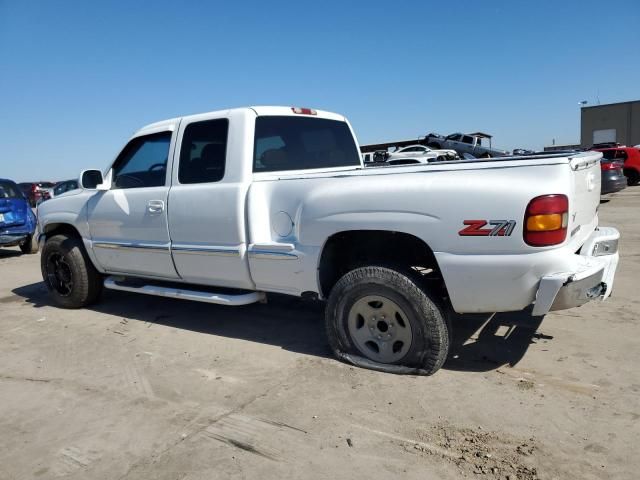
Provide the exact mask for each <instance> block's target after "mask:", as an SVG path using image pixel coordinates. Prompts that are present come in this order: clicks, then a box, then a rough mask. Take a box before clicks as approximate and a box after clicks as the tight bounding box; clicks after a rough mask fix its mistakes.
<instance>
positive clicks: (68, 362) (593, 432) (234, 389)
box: [0, 187, 640, 480]
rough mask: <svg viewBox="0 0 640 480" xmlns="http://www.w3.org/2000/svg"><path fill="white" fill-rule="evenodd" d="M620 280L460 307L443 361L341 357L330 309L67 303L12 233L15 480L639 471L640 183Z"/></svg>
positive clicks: (1, 427)
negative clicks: (600, 291)
mask: <svg viewBox="0 0 640 480" xmlns="http://www.w3.org/2000/svg"><path fill="white" fill-rule="evenodd" d="M601 223H602V224H604V225H615V226H616V227H618V228H619V229H620V230H621V232H622V235H623V237H622V241H621V254H622V259H621V264H620V267H619V269H618V274H617V278H616V286H615V289H614V296H613V297H612V298H611V299H610V300H609V301H607V302H605V303H591V304H588V305H586V306H583V307H581V308H579V309H574V310H569V311H564V312H559V313H554V314H550V315H548V316H547V317H545V318H544V319H543V320H542V319H539V318H531V317H530V316H528V315H527V314H525V313H518V314H500V315H496V316H495V317H493V318H489V316H486V315H478V316H465V317H457V318H455V319H454V329H455V341H454V347H453V351H452V355H451V358H450V359H449V361H448V362H447V364H446V365H445V367H444V368H443V369H442V370H441V371H440V372H438V373H437V374H436V375H435V376H432V377H411V376H396V375H391V374H383V373H377V372H371V371H367V370H363V369H358V368H354V367H351V366H349V365H346V364H343V363H340V362H338V361H336V360H335V359H333V358H332V357H331V355H330V353H329V351H328V348H327V346H326V344H325V340H324V335H323V321H322V309H321V307H320V306H318V305H315V304H308V303H301V302H298V301H293V300H289V299H282V298H277V299H274V300H273V301H272V302H271V303H270V304H268V305H254V306H248V307H242V308H229V307H219V306H212V305H204V304H197V303H188V302H183V301H180V300H169V299H161V298H154V297H147V296H136V295H133V294H126V293H120V292H107V293H106V294H105V295H104V297H103V299H102V301H101V303H100V304H98V305H96V306H95V307H92V308H91V309H87V310H77V311H68V310H60V309H57V308H54V307H52V306H51V305H50V303H49V301H48V299H47V296H46V293H45V290H44V287H43V284H42V283H41V277H40V270H39V256H37V255H35V256H19V255H18V250H17V249H4V250H0V273H1V275H0V479H2V480H5V479H31V478H37V479H48V478H61V477H64V478H75V479H83V480H85V479H101V480H102V479H154V480H165V479H166V480H177V479H189V480H195V479H207V480H210V479H216V478H261V479H265V478H279V479H282V478H291V479H307V478H332V479H333V478H349V479H371V478H385V479H386V478H406V479H414V478H415V479H421V480H425V479H427V480H428V479H458V478H487V479H511V480H515V479H526V480H531V479H534V478H539V479H554V478H555V479H558V480H560V479H562V480H564V479H580V480H588V479H604V478H607V479H609V478H611V479H636V478H639V477H640V473H639V472H640V455H638V440H639V439H640V428H639V424H640V420H639V419H640V399H639V395H640V368H639V365H640V362H639V360H640V325H639V321H640V320H639V318H638V317H639V312H640V297H639V293H640V291H639V285H638V281H639V279H640V187H635V188H632V187H630V188H627V189H626V190H625V191H623V192H621V193H619V194H615V195H614V196H613V197H612V199H611V201H609V202H607V203H603V204H602V205H601Z"/></svg>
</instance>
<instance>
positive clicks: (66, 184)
mask: <svg viewBox="0 0 640 480" xmlns="http://www.w3.org/2000/svg"><path fill="white" fill-rule="evenodd" d="M78 188H79V187H78V180H63V181H61V182H58V183H56V184H55V185H54V186H53V187H51V188H48V189H47V192H49V198H54V197H58V196H60V195H62V194H63V193H67V192H70V191H72V190H77V189H78Z"/></svg>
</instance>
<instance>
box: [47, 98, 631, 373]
mask: <svg viewBox="0 0 640 480" xmlns="http://www.w3.org/2000/svg"><path fill="white" fill-rule="evenodd" d="M600 157H601V154H600V153H595V152H586V153H578V154H574V155H569V156H567V155H553V154H551V155H548V156H536V157H517V158H500V159H486V160H478V159H476V160H453V161H447V162H440V163H438V164H429V165H407V166H396V167H393V168H366V169H365V168H364V166H363V162H362V159H361V155H360V151H359V148H358V144H357V142H356V140H355V136H354V134H353V132H352V129H351V126H350V124H349V123H348V121H347V120H346V119H345V118H344V117H343V116H342V115H338V114H335V113H329V112H323V111H316V110H312V109H308V108H296V107H294V108H289V107H252V108H238V109H231V110H222V111H217V112H210V113H204V114H199V115H191V116H186V117H181V118H174V119H170V120H166V121H162V122H158V123H154V124H151V125H148V126H146V127H144V128H142V129H141V130H139V131H138V132H137V133H135V134H134V136H133V137H132V138H131V139H130V140H129V142H128V143H127V144H126V145H125V146H124V148H123V149H122V151H121V152H120V154H118V156H117V157H116V158H115V160H114V161H113V163H112V164H111V166H109V167H108V168H107V169H106V170H105V171H104V172H102V171H101V170H85V171H83V172H82V173H81V175H80V179H79V183H80V186H81V189H80V190H75V191H72V192H68V193H66V194H65V195H62V196H60V197H55V198H53V199H51V200H49V201H47V202H45V203H43V204H42V205H41V207H40V211H39V213H40V215H39V227H40V232H42V233H41V235H40V241H41V244H42V256H41V267H42V275H43V279H44V282H45V284H46V287H47V289H48V291H49V294H50V296H51V298H52V299H53V301H54V302H55V303H57V304H58V305H59V306H61V307H65V308H80V307H84V306H86V305H89V304H91V303H92V302H95V301H97V300H98V298H99V296H100V293H101V290H102V289H103V288H109V289H114V290H123V291H128V292H136V293H142V294H148V295H158V296H164V297H170V298H177V299H185V300H194V301H200V302H208V303H214V304H221V305H230V306H234V305H246V304H249V303H253V302H259V301H262V300H264V299H265V294H266V293H269V292H275V293H280V294H287V295H293V296H298V297H303V298H309V299H320V300H325V301H326V313H325V319H326V330H327V338H328V341H329V344H330V345H331V347H332V349H333V351H334V352H335V354H336V355H337V356H338V357H339V358H341V359H343V360H346V361H349V362H352V363H354V364H356V365H361V366H366V367H370V368H375V369H379V370H383V371H390V372H398V373H418V374H432V373H434V372H436V371H437V370H438V369H439V368H440V367H441V366H442V364H443V363H444V361H445V359H446V358H447V353H448V351H449V345H450V341H451V335H452V328H455V325H452V324H451V323H450V321H449V316H448V315H447V312H448V311H449V310H454V311H456V312H460V313H463V312H505V311H517V310H522V309H524V308H525V307H527V306H529V305H531V304H534V307H533V314H534V315H544V314H546V313H547V312H549V311H551V310H558V309H566V308H571V307H576V306H579V305H582V304H584V303H586V302H588V301H590V300H594V299H598V298H601V299H604V298H606V297H607V296H608V295H609V294H610V292H611V288H612V286H613V279H614V274H615V270H616V265H617V262H618V253H617V245H618V238H619V233H618V231H617V230H615V229H614V228H601V227H598V213H597V211H598V205H599V200H600V188H599V186H600V162H599V160H600Z"/></svg>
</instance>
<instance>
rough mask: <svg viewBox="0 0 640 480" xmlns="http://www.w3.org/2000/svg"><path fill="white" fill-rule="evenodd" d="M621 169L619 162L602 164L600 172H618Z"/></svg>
mask: <svg viewBox="0 0 640 480" xmlns="http://www.w3.org/2000/svg"><path fill="white" fill-rule="evenodd" d="M619 168H622V165H621V164H620V163H618V162H602V163H601V164H600V170H602V171H605V170H618V169H619Z"/></svg>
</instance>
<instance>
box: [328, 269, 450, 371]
mask: <svg viewBox="0 0 640 480" xmlns="http://www.w3.org/2000/svg"><path fill="white" fill-rule="evenodd" d="M394 311H395V313H393V312H394ZM363 312H364V313H363ZM376 312H378V316H376ZM389 312H391V314H389ZM369 314H371V315H369ZM385 323H386V326H385ZM325 324H326V331H327V338H328V341H329V345H330V346H331V348H332V350H333V351H334V353H335V354H336V356H338V357H339V358H345V357H346V358H347V359H353V358H354V357H356V358H360V359H362V360H364V361H360V362H358V363H356V362H353V363H356V364H358V365H361V366H369V367H371V368H374V369H377V370H383V371H390V372H397V373H420V374H426V375H432V374H433V373H435V372H436V371H438V369H440V367H442V365H443V364H444V362H445V360H446V358H447V355H448V353H449V345H450V340H451V337H450V328H449V325H448V317H447V315H446V312H445V310H444V308H443V307H442V306H441V305H440V304H439V303H438V302H436V301H435V300H434V299H433V298H432V297H431V296H430V295H429V293H428V292H426V291H425V290H424V289H423V288H421V287H420V286H419V285H418V283H417V282H416V281H415V280H414V279H413V278H412V275H411V274H410V273H403V272H402V271H400V269H395V268H388V267H381V266H366V267H361V268H357V269H355V270H352V271H350V272H348V273H347V274H345V275H344V276H343V277H342V278H341V279H340V280H339V281H338V282H337V283H336V285H335V286H334V287H333V289H332V290H331V294H330V295H329V300H328V303H327V308H326V310H325ZM367 329H368V330H367ZM407 330H409V334H407ZM407 343H408V345H407ZM345 354H346V355H345ZM362 357H364V358H362ZM398 366H401V367H404V368H398Z"/></svg>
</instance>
